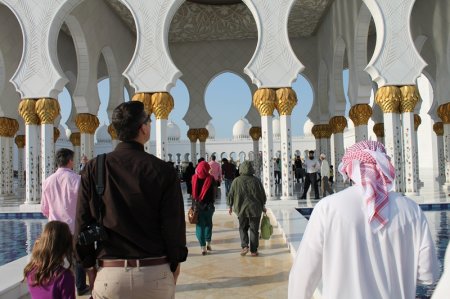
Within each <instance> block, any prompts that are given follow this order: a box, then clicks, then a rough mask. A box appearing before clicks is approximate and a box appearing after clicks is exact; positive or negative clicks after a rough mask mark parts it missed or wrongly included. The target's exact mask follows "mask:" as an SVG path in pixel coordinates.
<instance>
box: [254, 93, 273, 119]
mask: <svg viewBox="0 0 450 299" xmlns="http://www.w3.org/2000/svg"><path fill="white" fill-rule="evenodd" d="M276 102H277V95H276V92H275V90H274V89H272V88H259V89H258V90H256V91H255V93H254V94H253V106H255V108H256V109H257V110H258V112H259V114H260V115H261V116H272V115H273V110H274V109H275V106H276Z"/></svg>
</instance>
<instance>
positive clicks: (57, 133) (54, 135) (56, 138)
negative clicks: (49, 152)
mask: <svg viewBox="0 0 450 299" xmlns="http://www.w3.org/2000/svg"><path fill="white" fill-rule="evenodd" d="M60 134H61V133H60V132H59V129H58V128H57V127H53V142H54V143H56V140H58V138H59V135H60Z"/></svg>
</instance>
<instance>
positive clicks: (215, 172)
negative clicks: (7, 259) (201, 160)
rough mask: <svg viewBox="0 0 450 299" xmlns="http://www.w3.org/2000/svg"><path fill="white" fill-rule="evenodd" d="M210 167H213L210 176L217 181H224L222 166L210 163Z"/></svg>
mask: <svg viewBox="0 0 450 299" xmlns="http://www.w3.org/2000/svg"><path fill="white" fill-rule="evenodd" d="M209 166H211V170H210V172H209V173H210V174H211V175H212V176H213V177H214V179H215V180H216V181H221V180H222V169H221V167H220V164H219V163H218V162H216V161H209Z"/></svg>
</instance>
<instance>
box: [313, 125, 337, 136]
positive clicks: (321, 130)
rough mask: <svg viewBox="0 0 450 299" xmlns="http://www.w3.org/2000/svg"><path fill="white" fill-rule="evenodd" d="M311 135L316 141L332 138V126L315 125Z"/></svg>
mask: <svg viewBox="0 0 450 299" xmlns="http://www.w3.org/2000/svg"><path fill="white" fill-rule="evenodd" d="M311 133H312V134H313V135H314V138H316V139H321V138H330V137H331V134H332V131H331V126H330V125H329V124H319V125H314V126H313V127H312V129H311Z"/></svg>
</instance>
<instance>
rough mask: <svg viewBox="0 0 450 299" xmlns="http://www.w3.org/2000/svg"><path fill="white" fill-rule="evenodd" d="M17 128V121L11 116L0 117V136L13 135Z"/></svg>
mask: <svg viewBox="0 0 450 299" xmlns="http://www.w3.org/2000/svg"><path fill="white" fill-rule="evenodd" d="M18 130H19V122H18V121H17V120H15V119H13V118H8V117H0V136H1V137H10V138H11V137H14V135H16V132H17V131H18Z"/></svg>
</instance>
